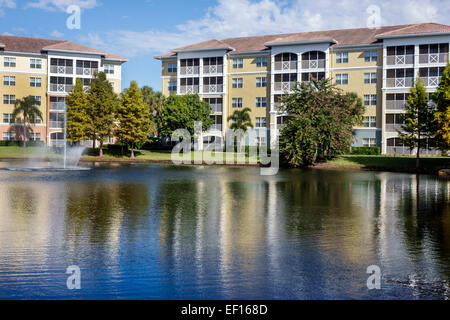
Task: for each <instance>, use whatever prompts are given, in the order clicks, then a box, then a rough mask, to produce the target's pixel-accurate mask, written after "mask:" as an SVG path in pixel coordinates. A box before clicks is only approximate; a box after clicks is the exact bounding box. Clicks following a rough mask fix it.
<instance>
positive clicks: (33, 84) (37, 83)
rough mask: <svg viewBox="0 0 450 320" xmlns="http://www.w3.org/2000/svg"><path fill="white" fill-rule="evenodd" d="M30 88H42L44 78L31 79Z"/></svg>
mask: <svg viewBox="0 0 450 320" xmlns="http://www.w3.org/2000/svg"><path fill="white" fill-rule="evenodd" d="M30 87H32V88H41V87H42V78H39V77H30Z"/></svg>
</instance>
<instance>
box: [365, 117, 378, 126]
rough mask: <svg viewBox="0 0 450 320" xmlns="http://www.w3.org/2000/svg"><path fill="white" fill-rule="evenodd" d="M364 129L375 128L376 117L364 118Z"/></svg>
mask: <svg viewBox="0 0 450 320" xmlns="http://www.w3.org/2000/svg"><path fill="white" fill-rule="evenodd" d="M364 127H365V128H376V127H377V117H364Z"/></svg>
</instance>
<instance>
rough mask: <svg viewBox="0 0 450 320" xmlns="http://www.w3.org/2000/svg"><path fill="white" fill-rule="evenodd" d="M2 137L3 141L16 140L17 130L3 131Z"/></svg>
mask: <svg viewBox="0 0 450 320" xmlns="http://www.w3.org/2000/svg"><path fill="white" fill-rule="evenodd" d="M2 139H3V141H14V140H16V133H15V132H3V135H2Z"/></svg>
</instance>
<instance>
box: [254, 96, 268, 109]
mask: <svg viewBox="0 0 450 320" xmlns="http://www.w3.org/2000/svg"><path fill="white" fill-rule="evenodd" d="M256 107H257V108H266V107H267V98H266V97H257V98H256Z"/></svg>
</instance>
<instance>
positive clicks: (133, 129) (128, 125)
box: [116, 81, 151, 159]
mask: <svg viewBox="0 0 450 320" xmlns="http://www.w3.org/2000/svg"><path fill="white" fill-rule="evenodd" d="M117 118H118V120H119V126H118V128H117V129H116V135H117V137H118V138H119V139H120V140H123V141H127V142H128V143H130V144H131V158H132V159H134V149H135V146H136V143H139V142H145V141H147V139H148V137H147V135H148V131H149V128H150V122H151V121H150V112H149V110H148V108H147V106H146V105H145V103H144V100H143V96H142V91H141V90H140V89H139V87H138V85H137V82H136V81H131V84H130V88H128V89H126V90H125V92H124V93H122V96H121V103H120V105H119V108H118V109H117Z"/></svg>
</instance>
